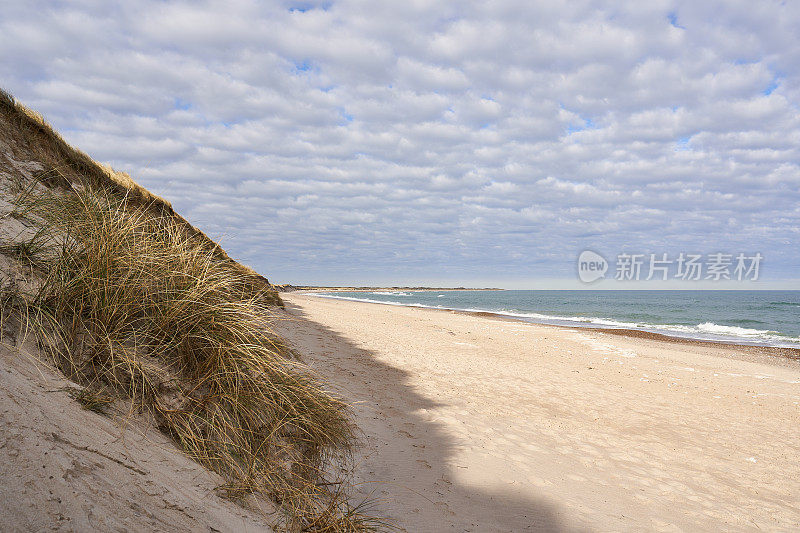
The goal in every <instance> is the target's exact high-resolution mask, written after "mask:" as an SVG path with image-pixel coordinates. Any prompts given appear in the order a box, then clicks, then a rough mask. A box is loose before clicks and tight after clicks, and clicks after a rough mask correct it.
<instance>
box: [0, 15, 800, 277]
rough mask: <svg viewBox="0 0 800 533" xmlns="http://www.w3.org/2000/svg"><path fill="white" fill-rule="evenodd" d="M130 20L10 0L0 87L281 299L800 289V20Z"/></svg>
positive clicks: (2, 31) (0, 46) (2, 19)
mask: <svg viewBox="0 0 800 533" xmlns="http://www.w3.org/2000/svg"><path fill="white" fill-rule="evenodd" d="M109 4H110V3H109V2H106V1H100V0H98V1H89V0H85V1H75V2H38V1H26V2H4V3H3V7H2V9H1V10H0V56H2V61H0V79H1V81H0V84H2V86H3V87H4V88H5V89H6V90H8V91H10V92H12V93H13V94H14V95H15V96H16V97H17V98H18V99H20V100H21V101H22V102H23V103H25V104H26V105H28V106H30V107H33V108H35V109H37V110H39V111H41V112H42V113H43V114H44V115H45V117H46V118H47V119H48V120H49V121H50V122H51V123H52V124H53V125H54V126H55V127H56V128H57V129H58V130H60V131H61V132H62V133H63V135H64V136H65V138H66V139H67V140H68V141H69V142H71V143H73V144H74V145H76V146H78V147H79V148H81V149H83V150H84V151H86V152H88V153H89V154H90V155H92V156H93V157H94V158H95V159H98V160H101V161H107V162H110V163H111V164H112V165H113V166H114V167H115V168H118V169H121V170H125V171H127V172H129V173H130V174H131V175H132V176H133V177H134V178H135V179H137V180H138V181H139V182H140V183H142V184H143V185H144V186H146V187H147V188H149V189H151V190H152V191H154V192H156V193H158V194H160V195H163V196H165V197H166V198H168V199H169V200H170V201H172V203H173V205H174V206H175V208H176V209H177V210H178V211H179V212H180V213H182V214H184V215H185V216H186V217H187V218H188V219H189V220H190V221H192V222H193V223H194V224H196V225H197V226H199V227H200V228H202V229H203V230H204V231H206V232H207V233H208V234H209V235H211V236H212V237H214V238H219V239H221V242H222V244H223V246H224V247H225V248H226V249H227V250H228V251H229V252H230V253H231V255H232V256H234V257H235V258H237V259H239V260H241V261H243V262H245V263H247V264H249V265H251V266H253V267H254V268H256V269H257V270H258V271H260V272H261V273H263V274H265V275H266V276H267V277H269V278H270V279H271V280H272V281H274V282H280V283H284V282H293V283H320V284H325V283H333V284H338V283H341V284H351V283H375V284H381V283H392V284H395V283H396V284H404V283H412V284H418V283H428V284H447V285H462V284H467V285H500V286H504V287H519V288H528V287H531V288H533V287H538V288H543V287H562V286H569V285H570V284H572V285H577V284H578V282H577V281H576V279H577V276H576V266H575V261H576V258H577V255H578V253H579V252H580V251H582V250H584V249H587V248H588V249H591V250H594V251H596V252H599V253H601V254H602V255H604V256H605V257H607V258H608V259H609V261H611V262H612V263H613V259H614V258H615V257H616V256H617V255H618V254H620V253H623V252H627V253H644V254H649V253H657V254H659V255H660V254H662V253H668V254H670V255H669V257H672V256H676V255H677V254H678V253H680V252H687V253H689V252H692V253H698V254H711V253H716V252H724V253H730V254H737V253H740V252H744V253H747V254H754V253H756V252H760V253H761V254H762V255H763V256H764V261H763V263H762V265H761V267H762V271H761V279H762V281H763V284H762V285H760V286H764V287H794V288H800V283H798V282H797V279H798V278H800V248H799V247H798V244H800V168H799V167H798V165H799V164H800V108H798V103H800V40H799V39H798V38H797V35H798V32H800V3H797V2H770V1H762V2H752V0H747V1H740V2H737V1H729V2H697V1H688V2H665V1H658V0H653V1H648V2H621V1H620V2H606V3H603V2H590V1H575V2H568V3H566V2H564V3H562V2H552V1H549V0H547V1H541V2H534V1H528V0H525V1H523V0H517V1H502V0H498V1H486V2H477V1H476V2H463V1H450V2H431V1H423V0H403V1H394V0H392V1H386V2H382V1H375V0H360V1H344V0H342V1H338V0H334V1H328V2H280V1H275V2H254V1H253V2H250V1H225V2H209V3H202V2H170V1H154V2H148V1H136V2H124V3H120V4H121V5H119V6H118V7H112V6H110V5H109ZM612 269H613V265H612ZM793 280H794V281H793ZM602 283H605V282H602ZM683 287H684V288H690V287H687V286H685V285H684V286H683ZM609 288H613V287H611V286H609ZM639 288H646V287H644V286H640V287H639Z"/></svg>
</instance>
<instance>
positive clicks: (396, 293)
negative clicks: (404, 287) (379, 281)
mask: <svg viewBox="0 0 800 533" xmlns="http://www.w3.org/2000/svg"><path fill="white" fill-rule="evenodd" d="M370 294H377V295H379V296H411V295H410V294H409V293H407V292H403V291H375V292H372V293H370Z"/></svg>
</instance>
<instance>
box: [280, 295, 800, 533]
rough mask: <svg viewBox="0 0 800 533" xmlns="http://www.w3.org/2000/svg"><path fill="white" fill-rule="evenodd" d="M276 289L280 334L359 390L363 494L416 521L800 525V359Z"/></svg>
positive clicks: (613, 527) (444, 524) (413, 526)
mask: <svg viewBox="0 0 800 533" xmlns="http://www.w3.org/2000/svg"><path fill="white" fill-rule="evenodd" d="M284 298H285V300H286V301H287V304H288V305H287V307H288V308H289V314H290V317H288V318H287V321H286V322H285V323H283V324H281V325H279V326H278V327H279V329H280V331H281V333H282V334H284V335H286V336H287V337H288V338H289V339H290V340H291V341H292V342H293V343H294V345H295V346H296V347H297V348H298V349H299V350H300V351H301V352H302V353H305V354H308V355H307V361H308V362H309V363H311V364H312V365H313V367H314V368H315V369H316V370H317V371H318V372H319V373H320V374H321V375H322V376H324V378H325V379H326V380H328V381H331V382H332V383H333V385H334V386H335V387H336V389H337V390H338V391H339V392H340V393H341V394H343V395H344V396H345V397H346V398H347V399H348V400H350V401H353V402H360V403H357V404H356V408H355V409H356V416H357V422H358V423H359V425H360V427H361V429H362V430H363V432H364V434H365V439H364V440H365V446H364V448H363V450H362V452H361V455H360V457H359V459H360V463H359V466H358V477H359V479H360V481H362V482H364V485H363V486H362V489H363V492H364V493H369V492H373V496H375V497H377V498H379V499H381V502H380V503H379V504H378V505H379V508H380V509H381V510H383V511H384V512H386V513H388V514H390V515H391V516H392V517H394V518H395V519H397V520H398V522H399V524H400V525H401V526H403V527H405V528H406V529H407V530H408V531H509V530H512V531H536V530H541V531H559V530H563V531H575V530H578V531H581V530H589V531H591V530H596V531H699V530H703V531H718V530H725V531H749V530H759V529H760V530H771V531H775V530H784V531H792V530H797V528H798V525H800V509H798V496H797V495H798V494H800V459H799V458H800V416H799V415H798V412H799V411H798V410H799V409H800V405H799V402H800V365H798V364H794V363H787V362H786V361H781V363H782V364H774V363H775V361H774V360H770V358H768V357H754V356H752V355H748V356H745V355H743V354H737V353H734V350H732V349H731V348H720V347H713V346H690V345H681V344H675V343H668V342H661V341H654V340H647V339H635V338H625V337H618V336H614V335H608V334H602V333H597V332H591V331H579V330H571V329H559V328H551V327H545V326H537V325H531V324H525V323H520V322H511V321H503V320H494V319H489V318H483V317H475V316H468V315H464V314H456V313H448V312H442V311H435V310H426V309H412V308H401V307H391V306H383V305H376V304H366V303H360V302H349V301H341V300H338V301H337V300H329V299H321V298H316V297H313V296H309V295H302V294H287V295H284ZM292 317H295V319H293V318H292ZM300 319H307V320H309V321H310V322H309V321H304V320H300ZM290 321H291V322H290Z"/></svg>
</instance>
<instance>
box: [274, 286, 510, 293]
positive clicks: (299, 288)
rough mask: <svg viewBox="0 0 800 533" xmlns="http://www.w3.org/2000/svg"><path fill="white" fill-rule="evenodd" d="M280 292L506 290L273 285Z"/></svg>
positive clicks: (485, 289)
mask: <svg viewBox="0 0 800 533" xmlns="http://www.w3.org/2000/svg"><path fill="white" fill-rule="evenodd" d="M273 286H274V287H275V289H276V290H277V291H278V292H294V291H374V292H392V291H430V292H443V291H504V290H505V289H500V288H497V287H481V288H473V287H343V286H338V287H327V286H324V285H273Z"/></svg>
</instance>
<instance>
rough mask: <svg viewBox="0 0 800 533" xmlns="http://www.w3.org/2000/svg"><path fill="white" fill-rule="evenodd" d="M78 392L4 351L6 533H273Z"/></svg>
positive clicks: (1, 408) (200, 472)
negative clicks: (85, 405)
mask: <svg viewBox="0 0 800 533" xmlns="http://www.w3.org/2000/svg"><path fill="white" fill-rule="evenodd" d="M65 387H75V384H73V383H70V382H69V381H67V380H64V379H63V378H60V377H58V376H57V375H56V373H55V372H52V371H50V370H49V369H48V368H47V367H45V366H44V365H42V364H40V363H37V362H36V361H35V360H34V359H31V358H30V357H28V356H26V355H21V354H20V353H19V352H18V351H17V350H15V349H9V348H8V347H0V531H3V532H12V531H13V532H16V531H19V532H27V531H75V532H83V531H148V532H151V531H165V532H166V531H198V532H199V531H205V532H209V531H225V532H255V531H272V530H271V529H270V528H269V526H268V525H267V522H266V520H265V518H266V517H265V516H262V515H259V514H258V513H256V512H254V511H248V510H245V509H243V508H242V507H240V506H238V505H236V504H235V503H233V502H231V501H229V500H224V499H222V498H220V497H219V496H217V494H216V493H215V491H214V488H215V487H217V486H219V485H221V484H222V482H223V480H222V478H220V477H219V476H217V475H215V474H212V473H211V472H209V471H208V470H205V469H204V468H203V467H201V466H200V465H198V464H197V463H195V462H193V461H192V460H190V459H188V458H187V457H186V456H184V455H183V454H182V453H181V452H180V451H178V449H177V448H176V447H175V445H174V444H173V443H172V442H171V441H170V440H169V439H168V438H167V437H165V436H164V435H162V434H161V433H159V432H158V430H156V429H154V428H152V427H151V428H150V429H149V430H147V429H146V428H147V426H146V425H145V424H142V423H141V422H140V421H138V420H135V419H132V420H131V421H130V424H129V425H128V426H127V427H126V428H125V430H123V429H122V428H121V427H120V426H119V420H112V419H111V418H108V417H105V416H103V415H99V414H96V413H93V412H90V411H86V410H84V409H82V408H81V407H80V405H79V404H78V402H76V401H75V400H73V399H71V398H70V397H69V396H68V394H67V392H65V391H64V390H63V389H64V388H65Z"/></svg>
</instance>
